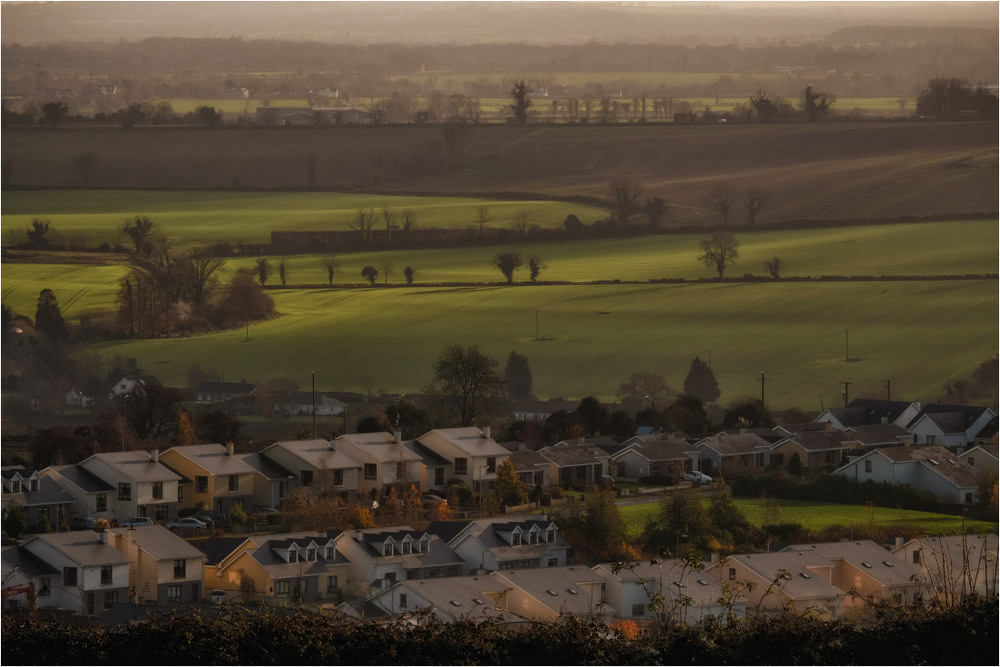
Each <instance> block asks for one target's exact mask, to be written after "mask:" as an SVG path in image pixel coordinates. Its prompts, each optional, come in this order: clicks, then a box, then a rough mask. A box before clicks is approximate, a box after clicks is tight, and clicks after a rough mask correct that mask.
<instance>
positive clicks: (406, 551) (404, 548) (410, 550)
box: [399, 542, 413, 556]
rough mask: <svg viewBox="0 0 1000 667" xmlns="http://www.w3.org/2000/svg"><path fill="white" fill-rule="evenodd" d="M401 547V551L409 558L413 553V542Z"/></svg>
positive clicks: (405, 543)
mask: <svg viewBox="0 0 1000 667" xmlns="http://www.w3.org/2000/svg"><path fill="white" fill-rule="evenodd" d="M399 546H400V551H402V553H403V555H404V556H409V555H410V554H411V553H413V543H412V542H403V543H402V544H401V545H399Z"/></svg>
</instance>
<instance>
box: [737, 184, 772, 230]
mask: <svg viewBox="0 0 1000 667" xmlns="http://www.w3.org/2000/svg"><path fill="white" fill-rule="evenodd" d="M765 203H767V192H765V191H764V190H763V189H762V188H750V189H749V190H747V191H746V192H745V193H744V194H743V205H744V206H746V207H747V223H748V224H751V225H753V224H756V223H757V214H758V213H760V209H762V208H764V204H765Z"/></svg>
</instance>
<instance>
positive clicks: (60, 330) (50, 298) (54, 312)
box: [35, 287, 69, 343]
mask: <svg viewBox="0 0 1000 667" xmlns="http://www.w3.org/2000/svg"><path fill="white" fill-rule="evenodd" d="M35 330H36V331H38V332H39V333H41V334H42V335H43V336H45V337H46V338H47V339H49V340H50V341H51V342H53V343H62V342H63V341H64V340H66V338H67V337H68V336H69V329H67V328H66V321H65V320H64V319H63V316H62V311H61V310H60V309H59V300H58V299H56V295H55V293H54V292H53V291H52V290H50V289H49V288H47V287H46V288H45V289H43V290H42V291H41V292H39V293H38V305H37V307H36V309H35Z"/></svg>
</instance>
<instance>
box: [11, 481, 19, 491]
mask: <svg viewBox="0 0 1000 667" xmlns="http://www.w3.org/2000/svg"><path fill="white" fill-rule="evenodd" d="M10 491H11V493H21V482H20V480H17V479H15V480H14V481H12V482H11V483H10Z"/></svg>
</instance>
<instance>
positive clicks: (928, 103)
mask: <svg viewBox="0 0 1000 667" xmlns="http://www.w3.org/2000/svg"><path fill="white" fill-rule="evenodd" d="M997 110H998V105H997V96H996V95H995V94H993V93H991V92H990V91H989V90H988V89H987V88H986V87H985V86H983V85H978V86H971V85H970V84H969V83H968V82H967V81H965V80H963V79H954V78H952V79H947V78H937V79H931V80H930V81H928V82H927V87H926V88H924V90H923V92H921V93H920V97H918V98H917V115H918V116H929V117H932V118H935V119H937V120H956V119H959V118H969V117H979V118H990V119H996V118H997V117H998V113H997Z"/></svg>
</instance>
